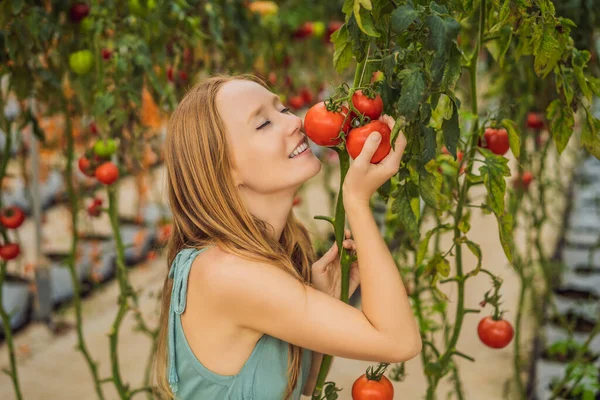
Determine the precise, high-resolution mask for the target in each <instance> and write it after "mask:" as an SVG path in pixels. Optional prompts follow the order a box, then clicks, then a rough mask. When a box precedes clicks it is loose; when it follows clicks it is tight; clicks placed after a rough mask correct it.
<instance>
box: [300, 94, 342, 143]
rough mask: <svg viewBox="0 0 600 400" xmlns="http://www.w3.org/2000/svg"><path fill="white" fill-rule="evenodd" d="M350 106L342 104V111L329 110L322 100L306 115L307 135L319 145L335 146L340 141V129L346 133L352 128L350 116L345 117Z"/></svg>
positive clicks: (305, 126) (305, 128) (305, 127)
mask: <svg viewBox="0 0 600 400" xmlns="http://www.w3.org/2000/svg"><path fill="white" fill-rule="evenodd" d="M347 113H348V108H346V107H345V106H342V111H341V112H337V111H329V110H328V109H327V106H326V105H325V102H323V101H321V102H319V103H317V104H315V105H314V106H312V107H311V108H310V109H309V110H308V112H307V113H306V116H305V117H304V131H305V132H306V135H307V136H308V137H309V138H310V139H311V140H312V141H313V142H315V143H316V144H318V145H319V146H335V145H337V144H339V143H340V141H341V138H338V135H339V134H340V131H341V130H343V131H344V133H345V134H347V133H348V131H349V130H350V118H347V119H346V123H345V124H344V119H345V118H346V114H347ZM342 124H343V125H344V126H343V129H342Z"/></svg>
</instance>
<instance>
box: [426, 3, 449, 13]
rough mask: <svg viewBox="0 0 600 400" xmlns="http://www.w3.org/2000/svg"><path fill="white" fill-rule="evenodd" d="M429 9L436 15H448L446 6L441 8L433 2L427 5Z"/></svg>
mask: <svg viewBox="0 0 600 400" xmlns="http://www.w3.org/2000/svg"><path fill="white" fill-rule="evenodd" d="M429 9H430V10H431V11H432V12H434V13H436V14H448V9H447V8H446V6H441V5H439V4H438V3H436V2H435V1H432V2H430V3H429Z"/></svg>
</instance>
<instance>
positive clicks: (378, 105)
mask: <svg viewBox="0 0 600 400" xmlns="http://www.w3.org/2000/svg"><path fill="white" fill-rule="evenodd" d="M352 104H353V105H354V108H356V109H357V110H358V111H359V112H360V113H361V114H363V115H364V116H365V117H369V118H370V119H371V120H376V119H377V118H379V117H380V116H381V113H382V112H383V100H382V99H381V96H380V95H378V94H377V95H375V97H374V98H373V99H371V98H369V97H367V96H366V95H365V94H364V93H363V91H362V90H357V91H356V92H354V94H353V95H352Z"/></svg>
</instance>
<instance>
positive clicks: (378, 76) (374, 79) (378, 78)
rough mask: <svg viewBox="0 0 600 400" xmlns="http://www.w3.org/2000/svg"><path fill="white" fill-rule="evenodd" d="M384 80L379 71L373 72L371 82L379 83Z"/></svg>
mask: <svg viewBox="0 0 600 400" xmlns="http://www.w3.org/2000/svg"><path fill="white" fill-rule="evenodd" d="M384 79H385V75H383V72H381V71H375V72H373V76H371V82H381V81H383V80H384Z"/></svg>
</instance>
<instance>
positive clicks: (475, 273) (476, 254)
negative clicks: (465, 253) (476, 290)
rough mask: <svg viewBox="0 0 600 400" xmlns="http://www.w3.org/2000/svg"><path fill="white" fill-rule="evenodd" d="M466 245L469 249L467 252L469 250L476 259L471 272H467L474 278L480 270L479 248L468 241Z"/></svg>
mask: <svg viewBox="0 0 600 400" xmlns="http://www.w3.org/2000/svg"><path fill="white" fill-rule="evenodd" d="M466 245H467V247H468V248H469V250H471V253H473V254H474V255H475V257H477V266H476V267H475V269H474V270H473V271H471V272H469V275H471V276H475V275H477V274H478V273H479V271H480V270H481V257H482V256H481V247H479V245H478V244H477V243H475V242H472V241H470V240H467V241H466Z"/></svg>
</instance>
